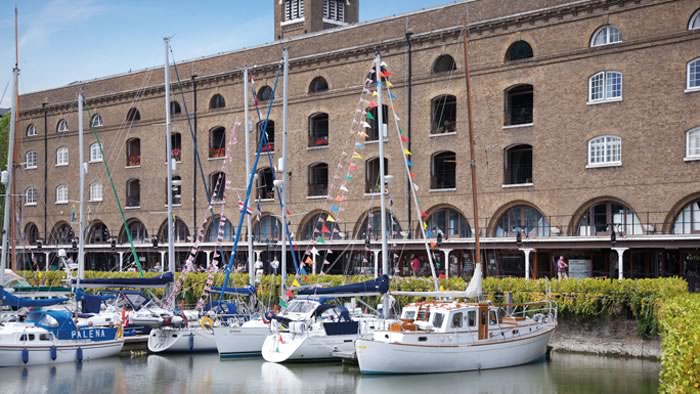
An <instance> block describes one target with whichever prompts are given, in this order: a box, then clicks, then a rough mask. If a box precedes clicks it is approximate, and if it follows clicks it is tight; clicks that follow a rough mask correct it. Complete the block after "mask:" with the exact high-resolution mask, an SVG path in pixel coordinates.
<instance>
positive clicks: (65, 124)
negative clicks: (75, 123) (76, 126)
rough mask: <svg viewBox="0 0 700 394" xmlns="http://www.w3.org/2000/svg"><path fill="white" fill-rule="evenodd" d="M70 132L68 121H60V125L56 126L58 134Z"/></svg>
mask: <svg viewBox="0 0 700 394" xmlns="http://www.w3.org/2000/svg"><path fill="white" fill-rule="evenodd" d="M67 131H68V121H66V120H65V119H61V120H59V121H58V124H57V125H56V132H57V133H65V132H67Z"/></svg>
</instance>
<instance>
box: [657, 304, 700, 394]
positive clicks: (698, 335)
mask: <svg viewBox="0 0 700 394" xmlns="http://www.w3.org/2000/svg"><path fill="white" fill-rule="evenodd" d="M659 316H660V317H659V323H660V326H661V338H662V339H661V347H662V349H663V354H662V356H661V386H660V388H659V391H661V392H665V393H697V392H700V294H688V295H685V296H680V297H675V298H673V299H670V300H668V301H666V302H664V304H663V306H662V307H661V310H660V311H659Z"/></svg>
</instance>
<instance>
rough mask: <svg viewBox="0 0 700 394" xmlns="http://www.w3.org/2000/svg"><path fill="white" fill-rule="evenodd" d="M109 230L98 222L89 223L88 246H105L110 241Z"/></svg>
mask: <svg viewBox="0 0 700 394" xmlns="http://www.w3.org/2000/svg"><path fill="white" fill-rule="evenodd" d="M110 238H111V237H110V234H109V229H108V228H107V226H106V225H105V224H104V223H102V222H101V221H99V220H95V221H93V222H92V223H90V227H89V228H88V237H87V243H88V244H106V243H108V242H109V241H110Z"/></svg>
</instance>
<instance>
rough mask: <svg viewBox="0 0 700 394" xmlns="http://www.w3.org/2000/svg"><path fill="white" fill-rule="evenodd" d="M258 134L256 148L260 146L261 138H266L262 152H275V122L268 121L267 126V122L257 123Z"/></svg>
mask: <svg viewBox="0 0 700 394" xmlns="http://www.w3.org/2000/svg"><path fill="white" fill-rule="evenodd" d="M256 126H257V133H256V140H255V141H256V147H257V146H260V138H261V137H262V136H263V135H264V136H265V142H266V143H265V144H263V146H262V150H261V152H263V153H266V152H274V151H275V122H274V121H272V120H268V121H267V126H266V125H265V121H264V120H262V121H260V122H258V123H257V125H256Z"/></svg>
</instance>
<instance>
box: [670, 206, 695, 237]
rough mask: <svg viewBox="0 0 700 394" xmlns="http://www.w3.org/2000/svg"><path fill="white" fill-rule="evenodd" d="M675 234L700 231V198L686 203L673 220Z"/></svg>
mask: <svg viewBox="0 0 700 394" xmlns="http://www.w3.org/2000/svg"><path fill="white" fill-rule="evenodd" d="M673 233H674V234H697V233H700V200H695V201H693V202H691V203H690V204H688V205H686V206H685V208H683V210H682V211H681V212H680V213H679V214H678V216H676V220H675V221H674V222H673Z"/></svg>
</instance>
